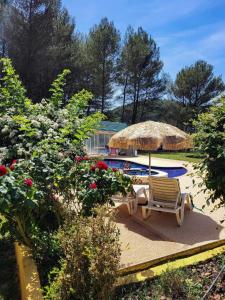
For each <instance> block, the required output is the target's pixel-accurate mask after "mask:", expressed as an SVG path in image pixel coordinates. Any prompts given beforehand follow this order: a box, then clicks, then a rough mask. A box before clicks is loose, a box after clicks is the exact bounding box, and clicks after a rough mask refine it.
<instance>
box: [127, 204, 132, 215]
mask: <svg viewBox="0 0 225 300" xmlns="http://www.w3.org/2000/svg"><path fill="white" fill-rule="evenodd" d="M127 209H128V213H129V215H130V216H131V215H132V207H131V203H127Z"/></svg>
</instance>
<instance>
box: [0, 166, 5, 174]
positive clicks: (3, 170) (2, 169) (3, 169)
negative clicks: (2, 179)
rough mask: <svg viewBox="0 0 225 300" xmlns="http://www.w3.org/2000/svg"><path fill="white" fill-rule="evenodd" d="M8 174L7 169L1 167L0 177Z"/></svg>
mask: <svg viewBox="0 0 225 300" xmlns="http://www.w3.org/2000/svg"><path fill="white" fill-rule="evenodd" d="M6 174H7V168H6V167H5V166H3V165H1V166H0V176H4V175H6Z"/></svg>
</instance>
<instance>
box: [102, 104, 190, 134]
mask: <svg viewBox="0 0 225 300" xmlns="http://www.w3.org/2000/svg"><path fill="white" fill-rule="evenodd" d="M132 110H133V106H132V104H128V105H126V106H125V113H124V120H121V116H122V106H121V107H117V108H115V109H113V110H111V111H109V112H108V113H107V116H108V118H109V120H110V121H117V122H121V121H123V122H125V123H127V124H130V123H131V116H132ZM185 116H187V111H186V109H185V108H184V107H183V106H181V104H180V103H179V102H176V101H172V100H150V101H146V102H145V103H143V102H141V103H140V105H139V108H138V117H137V123H138V122H143V121H147V120H152V121H157V122H165V123H169V124H172V125H174V126H177V127H179V128H181V129H184V127H185V126H184V121H183V120H184V119H186V118H185Z"/></svg>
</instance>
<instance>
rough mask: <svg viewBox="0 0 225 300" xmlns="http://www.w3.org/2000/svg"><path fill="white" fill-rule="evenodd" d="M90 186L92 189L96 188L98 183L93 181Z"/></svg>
mask: <svg viewBox="0 0 225 300" xmlns="http://www.w3.org/2000/svg"><path fill="white" fill-rule="evenodd" d="M89 188H90V189H92V190H95V189H97V184H96V183H95V182H93V183H91V184H90V185H89Z"/></svg>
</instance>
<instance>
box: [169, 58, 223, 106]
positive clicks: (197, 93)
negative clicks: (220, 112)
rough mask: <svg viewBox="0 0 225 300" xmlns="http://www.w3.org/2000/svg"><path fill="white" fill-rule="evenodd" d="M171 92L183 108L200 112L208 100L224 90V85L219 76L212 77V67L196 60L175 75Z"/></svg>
mask: <svg viewBox="0 0 225 300" xmlns="http://www.w3.org/2000/svg"><path fill="white" fill-rule="evenodd" d="M172 90H173V94H174V96H175V97H176V99H177V100H178V101H180V102H181V103H182V104H183V105H184V106H185V107H189V108H192V109H193V110H194V111H196V112H200V111H201V110H202V109H203V108H204V107H206V106H207V105H208V104H209V102H210V100H212V99H213V98H215V97H217V96H218V95H220V94H221V93H222V92H223V91H224V90H225V85H224V83H223V81H222V78H221V76H219V77H217V76H214V74H213V66H212V65H210V64H208V63H207V62H205V61H203V60H198V61H197V62H196V63H195V64H193V65H191V66H190V67H185V68H183V69H182V70H181V71H180V72H179V73H178V74H177V76H176V80H175V83H174V85H173V88H172Z"/></svg>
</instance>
